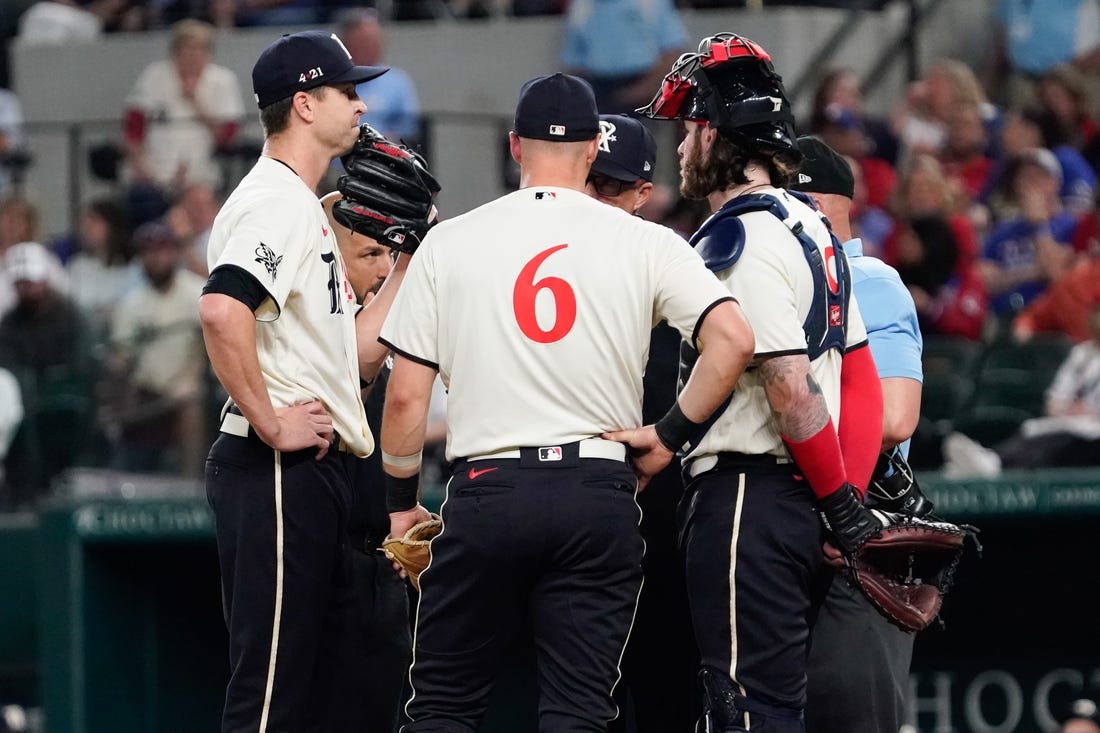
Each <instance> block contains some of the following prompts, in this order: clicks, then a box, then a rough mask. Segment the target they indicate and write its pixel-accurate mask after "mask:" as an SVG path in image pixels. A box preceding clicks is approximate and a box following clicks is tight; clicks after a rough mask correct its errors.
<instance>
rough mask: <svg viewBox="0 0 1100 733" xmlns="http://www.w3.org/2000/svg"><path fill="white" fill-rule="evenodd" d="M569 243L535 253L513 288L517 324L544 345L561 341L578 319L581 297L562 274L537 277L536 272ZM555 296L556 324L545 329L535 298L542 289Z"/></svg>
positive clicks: (531, 337)
mask: <svg viewBox="0 0 1100 733" xmlns="http://www.w3.org/2000/svg"><path fill="white" fill-rule="evenodd" d="M568 246H569V245H568V244H559V245H556V246H554V247H551V248H549V249H545V250H543V251H542V252H539V253H538V254H537V255H535V256H534V257H533V258H532V259H531V261H530V262H528V263H527V264H526V265H524V266H523V269H522V270H520V272H519V277H517V278H516V284H515V287H513V288H512V310H513V311H514V312H515V314H516V323H517V324H519V330H520V331H523V335H524V336H526V337H527V338H529V339H531V340H532V341H537V342H538V343H540V344H551V343H553V342H555V341H560V340H561V339H562V338H564V337H565V334H567V333H569V331H570V329H572V328H573V324H574V323H575V322H576V320H577V296H576V295H574V294H573V288H572V287H571V286H570V285H569V283H567V282H566V281H565V280H562V279H561V278H560V277H544V278H542V279H541V280H537V281H536V280H535V271H536V270H538V269H539V266H540V265H541V264H542V263H543V262H544V261H545V260H546V258H547V257H549V256H550V255H552V254H554V253H555V252H557V251H558V250H559V249H565V248H566V247H568ZM544 288H545V289H546V290H549V291H550V294H551V295H553V296H554V323H553V325H552V326H551V327H550V330H549V331H544V330H543V329H542V328H541V327H540V326H539V322H538V319H537V318H536V317H535V298H536V297H537V296H538V294H539V291H540V290H542V289H544Z"/></svg>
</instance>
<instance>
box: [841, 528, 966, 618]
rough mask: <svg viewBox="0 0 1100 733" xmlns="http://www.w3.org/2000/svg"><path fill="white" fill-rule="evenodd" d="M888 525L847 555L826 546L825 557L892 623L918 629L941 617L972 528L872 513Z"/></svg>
mask: <svg viewBox="0 0 1100 733" xmlns="http://www.w3.org/2000/svg"><path fill="white" fill-rule="evenodd" d="M876 514H879V515H881V516H884V517H887V518H888V520H889V522H888V523H887V524H886V526H884V527H883V528H882V530H880V531H879V532H877V533H875V534H874V535H872V536H871V537H870V538H869V539H868V540H867V541H866V542H864V543H863V544H862V545H860V546H859V548H858V549H856V550H855V551H854V552H852V553H851V554H847V555H846V554H844V553H843V552H841V551H840V550H839V549H838V548H837V547H836V546H835V545H833V544H832V543H826V544H825V559H826V561H827V562H828V563H829V564H830V565H833V566H834V567H836V568H838V569H840V570H841V571H842V572H843V573H844V574H845V576H846V577H847V579H848V582H850V583H851V584H852V585H854V586H855V587H856V588H858V589H859V590H860V591H861V592H862V593H863V595H865V596H866V597H867V599H868V600H869V601H870V602H871V604H872V605H873V606H874V607H875V608H876V609H877V610H878V611H879V613H881V614H882V615H883V616H885V617H886V618H887V619H888V620H889V621H890V622H891V623H892V624H894V625H895V626H897V627H898V628H900V629H903V630H904V631H914V632H915V631H921V630H922V629H925V628H927V627H928V626H929V624H931V623H932V622H933V621H934V620H935V619H936V617H937V616H938V615H939V613H940V607H941V606H942V604H943V597H944V595H945V594H946V593H947V591H948V590H950V588H951V584H952V582H953V581H954V576H955V569H956V567H957V566H958V564H959V560H960V559H961V558H962V554H963V549H964V544H965V541H966V539H967V537H970V538H971V539H972V540H973V541H974V543H975V545H976V547H977V549H978V550H979V551H980V550H981V546H980V545H978V543H977V538H976V534H977V531H978V530H977V529H975V528H974V527H971V526H970V525H965V524H963V525H959V524H952V523H951V522H945V521H942V520H937V521H932V520H929V519H921V518H918V517H911V516H907V515H903V514H887V513H886V512H876Z"/></svg>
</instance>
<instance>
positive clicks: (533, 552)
mask: <svg viewBox="0 0 1100 733" xmlns="http://www.w3.org/2000/svg"><path fill="white" fill-rule="evenodd" d="M575 446H576V444H573V448H572V454H571V453H570V448H569V446H565V448H566V451H565V460H563V461H562V462H561V465H560V466H559V467H555V468H545V467H524V464H525V463H526V461H525V460H524V459H488V460H478V461H465V460H460V461H458V462H456V464H455V470H454V474H453V475H452V477H451V479H450V481H449V482H448V485H447V497H446V500H445V502H444V504H443V507H442V509H441V514H442V517H443V525H444V528H443V532H442V533H441V534H440V535H439V536H437V537H436V538H435V539H434V540H432V559H431V563H430V565H429V566H428V568H427V569H426V570H425V571H424V572H423V573H422V574H421V576H420V602H419V605H418V608H417V614H416V626H415V633H414V649H413V663H412V667H411V681H412V691H413V694H412V698H411V699H410V700H409V702H408V704H407V705H406V712H407V713H408V716H409V719H410V720H411V721H412V722H411V723H409V724H407V725H406V726H405V727H404V728H403V729H402V730H403V731H405V733H425V732H427V731H432V732H433V733H440V732H443V731H446V732H448V733H450V732H454V733H473V731H476V730H477V728H478V725H479V724H480V722H481V720H482V719H483V717H484V715H485V711H486V708H487V705H488V700H489V695H490V692H491V689H492V686H493V683H494V682H495V680H496V677H497V675H498V673H499V672H500V671H501V668H502V667H503V666H504V663H505V661H506V652H507V650H508V649H509V648H510V647H511V646H512V643H511V642H512V641H513V639H514V637H515V635H516V634H517V633H518V632H519V630H520V629H521V628H525V627H526V628H530V629H531V632H532V634H533V642H534V649H535V656H536V665H537V678H538V686H539V711H538V719H539V731H540V733H605V732H606V730H607V723H608V721H610V720H611V719H612V718H614V717H615V715H616V713H617V709H616V706H615V703H614V701H613V699H612V691H613V689H614V687H615V684H616V682H617V681H618V679H619V660H620V658H621V656H622V653H623V648H624V646H625V645H626V641H627V637H628V635H629V632H630V627H631V623H632V620H633V617H634V612H635V608H636V606H637V600H638V593H639V591H640V589H641V583H642V554H643V551H644V544H643V541H642V537H641V533H640V531H639V528H638V523H639V521H640V519H641V513H640V510H639V508H638V503H637V502H636V501H635V496H634V494H635V489H636V486H637V480H636V479H635V477H634V474H633V472H632V470H631V469H630V467H629V466H628V465H627V464H626V463H625V462H623V461H614V460H608V459H602V458H583V459H582V458H578V457H577V456H576V452H575V451H576V448H575ZM524 450H527V449H524ZM530 450H537V449H530Z"/></svg>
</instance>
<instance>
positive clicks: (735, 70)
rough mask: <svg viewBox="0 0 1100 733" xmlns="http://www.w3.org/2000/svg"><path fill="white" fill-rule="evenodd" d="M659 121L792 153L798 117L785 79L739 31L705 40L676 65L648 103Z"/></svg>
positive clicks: (646, 111)
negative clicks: (700, 125)
mask: <svg viewBox="0 0 1100 733" xmlns="http://www.w3.org/2000/svg"><path fill="white" fill-rule="evenodd" d="M637 112H638V113H639V114H642V115H645V116H646V117H650V118H652V119H658V120H692V121H695V122H707V123H709V124H711V125H712V126H713V127H715V128H717V129H718V131H719V132H720V133H721V134H722V135H723V136H725V137H726V138H727V139H729V140H730V141H732V142H734V143H736V144H738V145H739V146H742V147H747V148H759V147H765V148H772V149H775V150H793V149H794V147H795V144H794V141H795V131H794V113H793V112H792V111H791V103H790V100H788V99H787V92H786V90H784V88H783V79H782V77H781V76H780V75H779V74H778V73H776V71H775V69H774V68H773V66H772V60H771V56H769V55H768V52H767V51H765V50H764V49H763V48H762V47H761V46H760V44H758V43H755V42H754V41H750V40H749V39H747V38H745V37H743V36H739V35H737V34H736V33H719V34H717V35H714V36H711V37H709V38H704V39H703V40H702V41H700V43H699V48H698V51H697V52H695V53H685V54H683V55H682V56H680V58H679V59H678V60H677V61H676V63H675V64H673V65H672V70H671V71H670V72H669V73H668V74H667V75H666V76H665V78H664V81H663V82H662V83H661V88H660V90H659V91H658V92H657V94H656V95H655V96H654V97H653V100H652V101H650V103H649V104H648V105H647V106H645V107H642V108H640V109H638V110H637Z"/></svg>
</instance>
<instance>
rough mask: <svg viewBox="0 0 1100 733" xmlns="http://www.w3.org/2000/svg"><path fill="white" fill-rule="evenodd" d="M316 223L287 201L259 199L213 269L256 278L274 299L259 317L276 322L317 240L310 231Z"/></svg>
mask: <svg viewBox="0 0 1100 733" xmlns="http://www.w3.org/2000/svg"><path fill="white" fill-rule="evenodd" d="M312 221H313V217H311V216H308V215H306V214H305V213H304V212H302V211H300V210H299V209H298V207H295V206H287V205H286V204H285V202H277V201H261V200H257V201H256V202H255V204H254V205H253V206H252V207H250V208H249V210H248V211H247V212H245V213H244V214H243V215H242V216H241V218H240V219H239V221H237V223H236V225H235V226H234V227H233V229H232V233H231V234H230V235H229V238H228V240H227V241H226V243H225V247H224V248H223V250H222V252H221V255H220V256H219V257H218V259H217V261H216V262H215V263H214V266H213V267H211V270H213V269H214V267H219V266H221V265H235V266H237V267H240V268H241V269H243V270H245V271H246V272H248V273H249V274H250V275H252V276H253V277H255V278H256V280H257V282H259V283H260V285H261V286H263V288H264V290H266V291H267V294H268V296H270V302H269V303H265V304H263V305H261V307H260V309H259V310H257V318H259V319H260V320H273V319H274V318H276V317H277V316H278V313H279V312H281V311H282V309H283V306H284V305H285V304H286V301H287V298H288V297H290V294H291V290H292V287H293V285H294V282H295V273H296V272H297V270H298V268H299V267H301V266H302V263H303V262H304V261H305V257H306V251H307V249H308V247H309V242H311V241H313V240H312V239H311V236H310V235H311V232H310V231H309V228H308V224H309V223H310V222H312ZM272 308H273V309H274V310H272Z"/></svg>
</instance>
